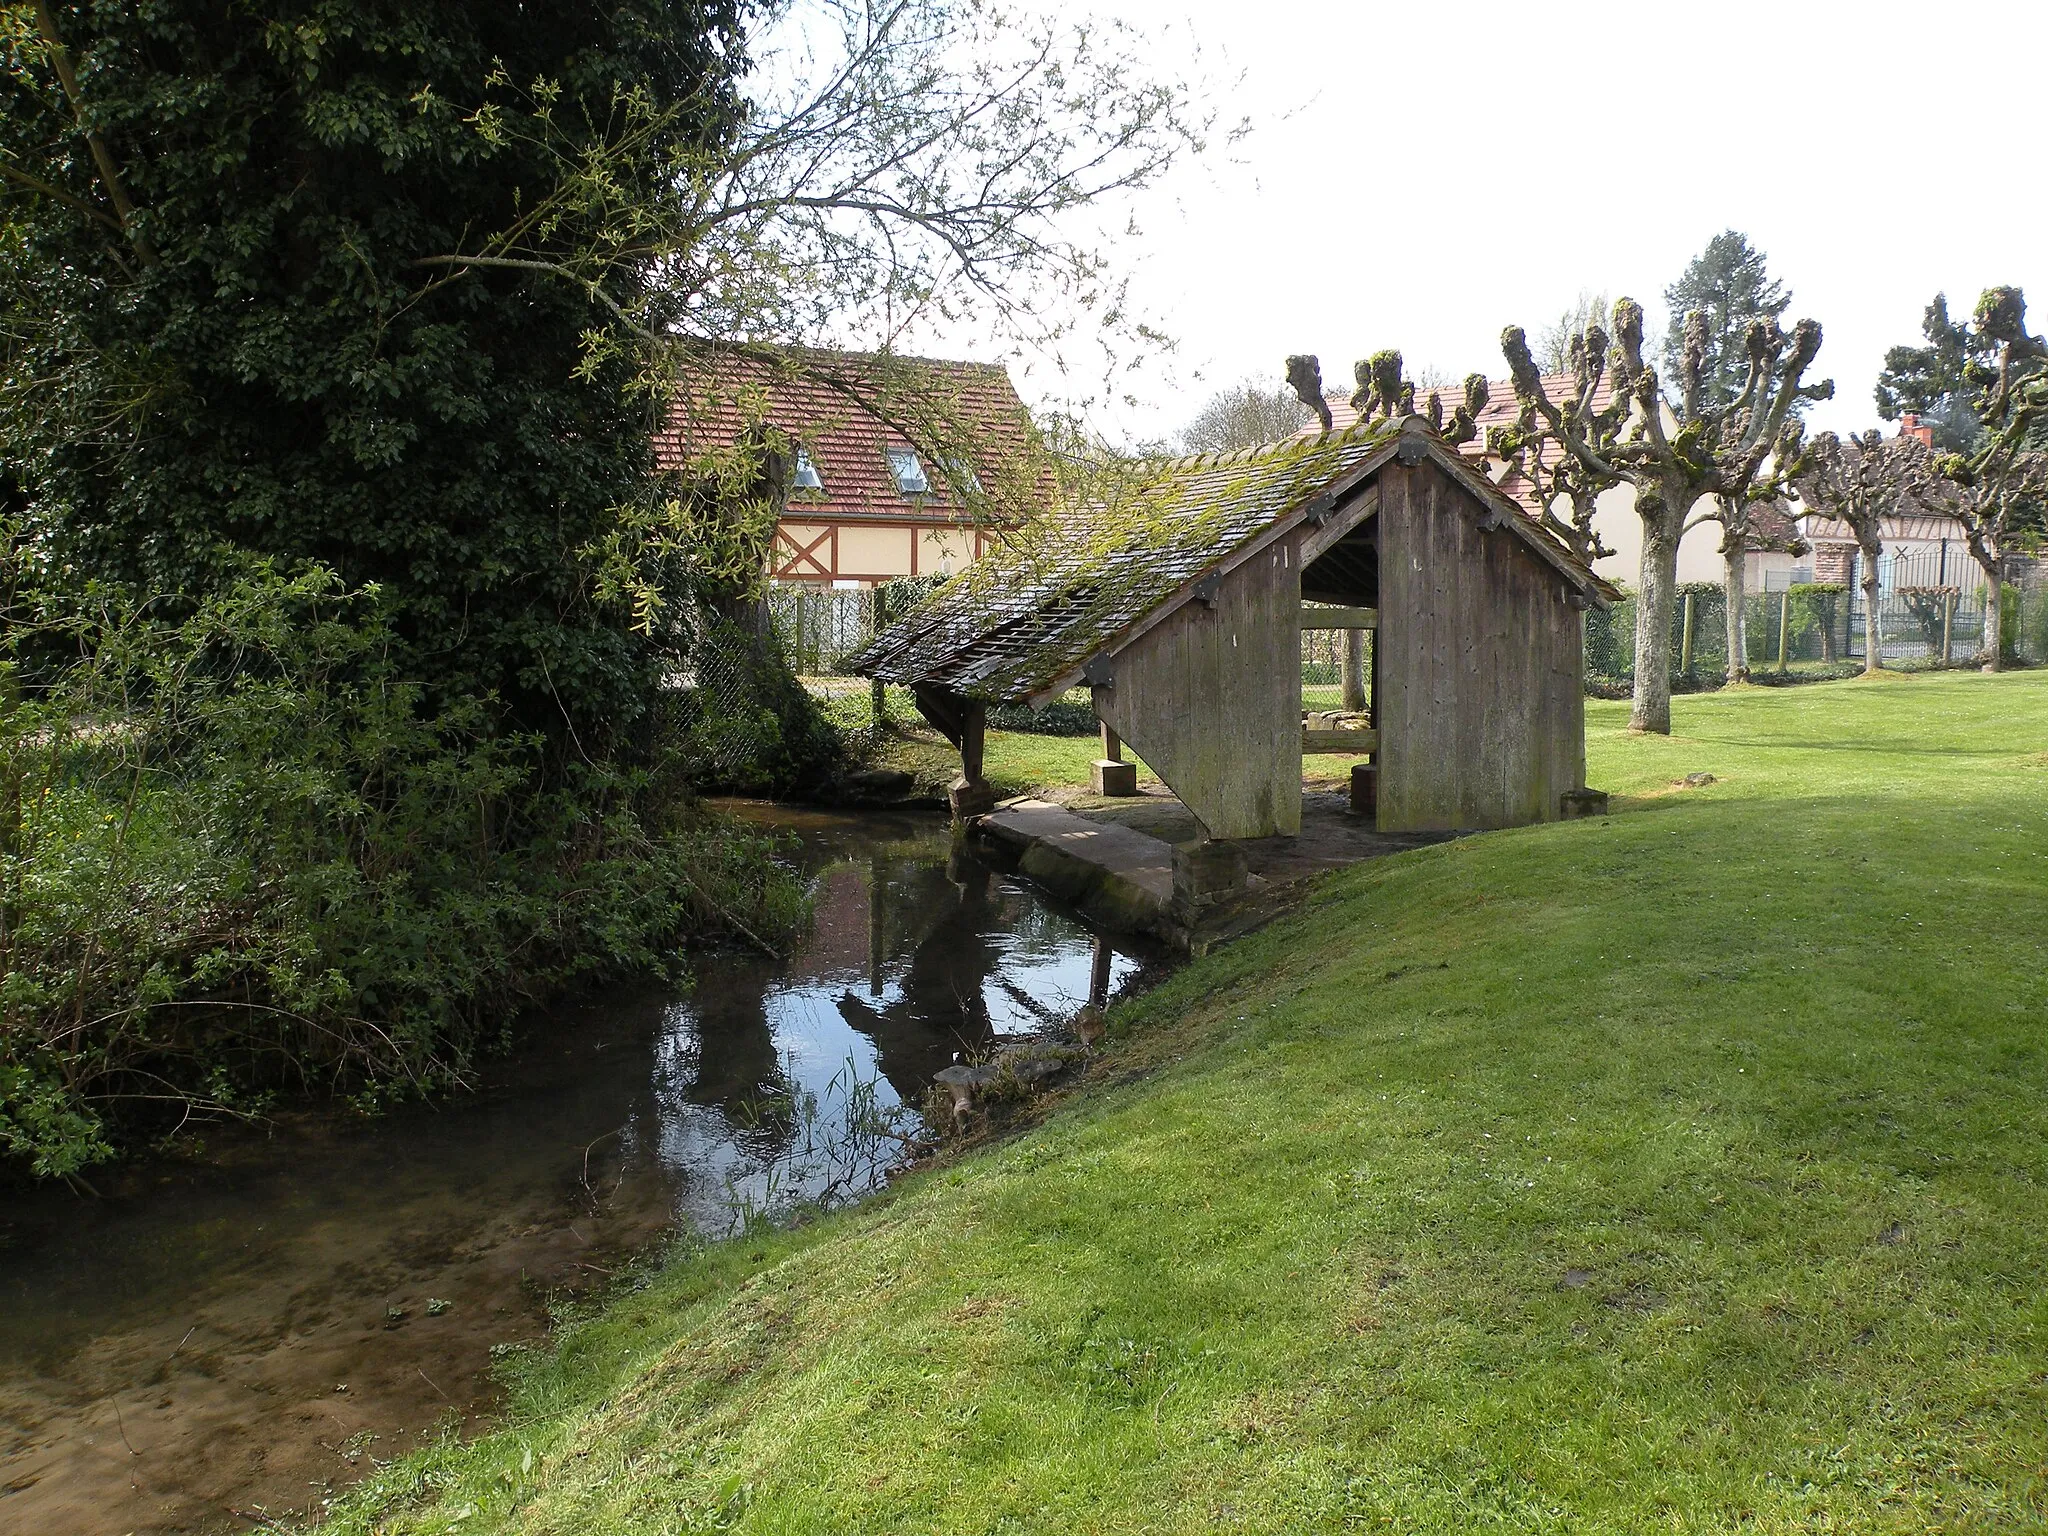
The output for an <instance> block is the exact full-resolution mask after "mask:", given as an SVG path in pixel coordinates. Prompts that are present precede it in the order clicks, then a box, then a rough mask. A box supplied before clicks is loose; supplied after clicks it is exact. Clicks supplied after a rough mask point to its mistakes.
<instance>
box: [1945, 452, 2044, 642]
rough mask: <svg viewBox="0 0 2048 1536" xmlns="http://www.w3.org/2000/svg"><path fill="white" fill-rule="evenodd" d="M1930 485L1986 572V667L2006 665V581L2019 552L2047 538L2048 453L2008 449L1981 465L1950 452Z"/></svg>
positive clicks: (1972, 556) (1971, 553) (1971, 555)
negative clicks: (2044, 520) (2044, 513)
mask: <svg viewBox="0 0 2048 1536" xmlns="http://www.w3.org/2000/svg"><path fill="white" fill-rule="evenodd" d="M1940 470H1941V472H1940V473H1939V474H1938V475H1936V476H1935V477H1934V479H1933V481H1932V482H1931V484H1930V485H1929V487H1928V491H1927V502H1928V505H1929V506H1930V507H1932V508H1933V509H1934V510H1936V511H1938V512H1942V513H1944V514H1946V515H1947V516H1949V517H1952V518H1954V519H1955V520H1956V522H1958V523H1959V524H1961V525H1962V529H1963V542H1964V543H1965V544H1967V545H1968V546H1969V550H1970V558H1971V559H1973V560H1975V561H1976V562H1977V568H1978V570H1980V571H1982V572H1983V573H1984V645H1983V650H1982V652H1981V654H1982V657H1983V662H1984V670H1985V671H1986V672H1996V671H1998V670H1999V669H2000V667H2001V666H2002V665H2003V657H2002V650H2001V648H2002V643H2003V642H2002V639H2001V636H2002V634H2003V624H2004V617H2005V610H2004V583H2005V578H2006V575H2007V573H2008V569H2009V567H2010V565H2011V562H2012V560H2013V557H2014V556H2016V555H2019V554H2022V553H2024V552H2026V551H2027V550H2029V549H2032V548H2035V547H2036V546H2038V545H2039V544H2040V542H2041V540H2042V537H2043V534H2044V532H2048V530H2044V529H2043V527H2042V517H2041V509H2042V508H2043V506H2044V505H2048V454H2042V453H2015V454H2010V455H2003V456H2000V457H1999V458H1997V459H1994V460H1992V461H1991V462H1989V463H1987V464H1985V465H1982V466H1981V467H1980V466H1978V465H1975V464H1973V463H1971V462H1970V461H1969V460H1967V459H1964V458H1962V457H1961V456H1960V455H1954V454H1952V455H1949V456H1947V457H1945V458H1943V459H1942V460H1941V461H1940Z"/></svg>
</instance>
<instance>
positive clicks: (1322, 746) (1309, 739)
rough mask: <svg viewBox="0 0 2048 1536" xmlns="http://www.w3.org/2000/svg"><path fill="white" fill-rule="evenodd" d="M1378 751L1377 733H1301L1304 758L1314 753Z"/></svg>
mask: <svg viewBox="0 0 2048 1536" xmlns="http://www.w3.org/2000/svg"><path fill="white" fill-rule="evenodd" d="M1379 749H1380V733H1379V732H1378V731H1303V732H1302V733H1301V751H1302V755H1303V756H1304V757H1306V756H1308V755H1309V754H1310V753H1314V752H1377V751H1379Z"/></svg>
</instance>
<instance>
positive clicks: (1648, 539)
mask: <svg viewBox="0 0 2048 1536" xmlns="http://www.w3.org/2000/svg"><path fill="white" fill-rule="evenodd" d="M1684 517H1685V508H1684V507H1683V506H1680V507H1678V508H1677V509H1676V510H1672V509H1671V508H1669V507H1666V508H1663V509H1661V510H1660V511H1659V512H1658V513H1657V514H1656V515H1655V516H1652V517H1646V518H1644V519H1643V563H1642V566H1641V568H1640V569H1639V570H1638V571H1637V573H1636V577H1637V586H1638V587H1639V589H1640V590H1639V591H1638V592H1637V594H1636V688H1635V701H1634V704H1633V706H1632V707H1631V708H1630V710H1629V716H1628V728H1629V729H1630V730H1632V731H1653V732H1655V733H1656V734H1657V735H1660V736H1669V735H1670V734H1671V605H1672V602H1673V601H1674V599H1675V598H1676V596H1677V593H1678V541H1679V534H1680V531H1681V530H1682V528H1683V526H1684Z"/></svg>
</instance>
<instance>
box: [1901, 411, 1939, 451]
mask: <svg viewBox="0 0 2048 1536" xmlns="http://www.w3.org/2000/svg"><path fill="white" fill-rule="evenodd" d="M1899 436H1901V437H1914V438H1918V439H1919V440H1920V442H1921V444H1922V446H1924V447H1928V448H1932V447H1933V446H1934V428H1932V427H1923V426H1921V425H1920V417H1919V415H1918V414H1917V413H1915V412H1913V411H1907V412H1906V413H1905V414H1904V415H1902V416H1900V417H1899Z"/></svg>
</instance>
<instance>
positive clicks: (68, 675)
mask: <svg viewBox="0 0 2048 1536" xmlns="http://www.w3.org/2000/svg"><path fill="white" fill-rule="evenodd" d="M15 565H16V569H15V571H14V572H13V575H14V577H15V580H14V582H13V583H12V586H13V591H14V597H13V602H12V605H11V608H10V610H9V611H8V612H7V613H6V615H5V623H4V625H0V636H4V644H5V656H4V674H0V676H4V681H5V685H6V687H5V695H4V701H0V1159H6V1160H17V1161H26V1162H27V1163H28V1164H29V1165H30V1166H32V1168H33V1169H34V1171H35V1172H37V1173H39V1174H43V1175H56V1176H75V1175H76V1174H77V1172H78V1171H79V1170H80V1169H81V1168H83V1167H85V1166H86V1165H88V1164H90V1163H92V1162H94V1161H97V1160H99V1159H101V1158H104V1157H106V1156H108V1155H109V1154H110V1152H111V1150H112V1149H113V1147H114V1146H115V1144H116V1143H117V1141H119V1140H121V1139H123V1138H125V1137H132V1136H135V1135H138V1134H154V1135H163V1134H165V1133H167V1132H171V1131H174V1130H175V1129H176V1128H177V1127H178V1126H180V1125H181V1124H182V1123H183V1122H184V1121H185V1120H186V1119H187V1118H189V1117H191V1116H192V1115H194V1114H199V1115H219V1114H234V1113H246V1112H249V1111H251V1110H254V1109H256V1108H258V1107H260V1105H261V1104H262V1103H263V1102H264V1101H265V1099H266V1098H267V1097H269V1096H272V1095H275V1094H278V1093H302V1092H327V1093H348V1094H353V1095H356V1096H358V1097H359V1098H361V1099H363V1100H365V1101H368V1102H375V1101H379V1100H382V1099H386V1098H388V1097H390V1096H392V1095H394V1094H397V1095H404V1094H409V1093H415V1092H422V1091H428V1090H431V1089H434V1088H437V1087H442V1086H446V1085H450V1084H454V1083H458V1082H460V1081H461V1080H462V1079H463V1078H464V1076H465V1074H466V1072H467V1070H468V1068H469V1066H470V1064H471V1063H472V1061H473V1060H474V1058H475V1055H476V1053H477V1052H478V1051H479V1050H480V1049H481V1048H483V1047H484V1046H486V1045H488V1044H490V1043H492V1042H493V1041H494V1040H496V1039H498V1038H501V1037H502V1036H503V1035H504V1034H505V1033H506V1031H507V1029H508V1027H509V1024H510V1021H511V1019H512V1018H513V1016H514V1015H515V1014H516V1012H517V1011H518V1010H519V1009H520V1008H521V1007H522V1006H524V1005H527V1004H530V1003H532V1002H535V1001H538V1000H540V999H542V998H544V997H546V996H547V995H549V994H550V993H552V992H554V991H556V990H557V989H559V988H561V987H562V986H564V985H565V984H567V983H569V982H571V981H572V980H575V979H577V978H580V977H594V976H599V975H604V974H612V973H620V972H626V971H646V970H650V969H651V970H660V969H673V968H674V967H675V966H676V964H677V956H678V954H679V945H680V943H681V942H682V941H683V940H684V939H685V938H687V937H689V936H692V935H705V934H717V933H724V934H728V935H732V936H735V937H740V938H744V939H747V940H748V941H750V942H756V943H763V944H766V943H771V942H773V940H774V937H775V936H777V935H779V934H783V933H786V932H788V931H789V930H790V929H791V928H792V927H793V925H795V924H796V923H797V922H799V921H800V920H801V918H802V911H803V895H802V892H801V890H800V889H799V888H798V887H797V886H796V884H795V883H794V882H793V881H792V880H791V879H790V877H789V876H788V875H787V874H785V873H784V872H783V871H782V869H781V867H780V866H779V865H778V864H777V863H776V862H775V861H774V859H773V858H772V857H770V856H769V855H770V853H771V851H772V850H771V849H770V848H769V847H768V846H767V844H766V843H765V842H764V840H763V839H762V838H760V837H759V836H757V835H755V834H751V833H747V832H743V831H741V830H739V829H737V828H735V827H733V826H731V825H730V824H727V823H725V822H723V821H720V820H717V819H715V818H712V817H709V816H707V815H706V814H704V813H703V812H702V810H701V809H700V808H698V807H697V806H696V805H694V803H693V802H691V801H690V800H689V798H688V797H687V796H686V795H677V794H673V793H669V794H665V793H662V792H661V791H660V786H659V783H658V781H656V780H655V779H653V778H651V777H650V776H649V775H647V774H645V773H638V774H636V773H627V772H625V771H622V770H619V769H616V768H613V767H608V766H593V765H589V764H583V765H578V766H576V767H574V768H571V769H569V770H567V771H563V770H561V769H559V768H557V769H555V770H553V771H550V772H548V773H546V774H543V772H542V771H541V766H542V761H543V757H544V755H545V754H544V744H543V743H542V742H541V740H540V739H539V738H538V737H537V736H534V735H531V734H522V733H518V732H515V731H509V730H507V729H506V728H505V725H504V721H503V719H502V711H501V707H500V706H499V704H498V703H497V701H496V700H495V699H492V698H490V697H488V696H485V697H481V698H476V699H468V700H460V701H456V702H452V703H451V702H442V701H437V700H436V699H435V698H434V696H433V694H432V693H431V692H430V691H429V690H427V689H426V688H424V687H423V686H422V685H421V683H420V682H419V681H418V680H417V679H415V678H412V677H410V676H408V674H407V672H406V670H405V668H404V667H403V666H402V664H401V662H400V660H399V658H401V657H402V656H404V655H405V650H404V648H403V647H402V646H400V645H398V644H397V643H396V641H395V637H394V635H393V632H392V629H391V624H390V619H389V615H388V611H387V608H386V605H385V601H384V599H383V596H382V594H380V593H379V592H377V591H376V590H375V589H358V590H353V591H352V590H349V589H347V588H345V587H344V586H343V584H342V583H341V582H340V580H339V579H338V578H337V577H336V576H335V575H334V574H333V573H332V572H330V571H327V570H324V569H321V568H317V567H312V568H305V569H301V570H299V571H296V572H291V573H286V572H283V571H280V570H279V569H277V568H276V567H275V566H274V565H272V564H270V563H268V562H262V561H256V562H249V563H246V564H245V565H244V566H243V568H242V570H241V573H240V574H239V576H238V577H237V578H236V579H234V580H233V581H231V582H229V583H227V584H225V585H224V586H222V587H221V588H219V589H218V590H217V591H215V592H214V593H212V594H211V595H208V596H205V597H202V598H199V599H197V600H192V601H182V602H179V603H177V604H175V605H172V604H169V603H166V602H162V601H157V602H141V601H136V600H134V599H132V598H130V597H127V596H125V595H123V594H121V593H119V592H117V591H114V590H112V589H107V588H100V587H91V588H88V589H87V590H86V592H85V593H84V595H83V596H82V597H81V598H77V599H58V598H53V597H49V596H46V595H43V594H41V593H38V592H37V591H36V590H35V589H34V587H33V585H32V584H29V583H25V582H24V581H23V580H22V578H23V577H24V576H25V575H27V574H30V573H28V572H27V571H26V570H25V563H24V562H22V561H21V560H19V559H18V558H17V560H16V562H15Z"/></svg>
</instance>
